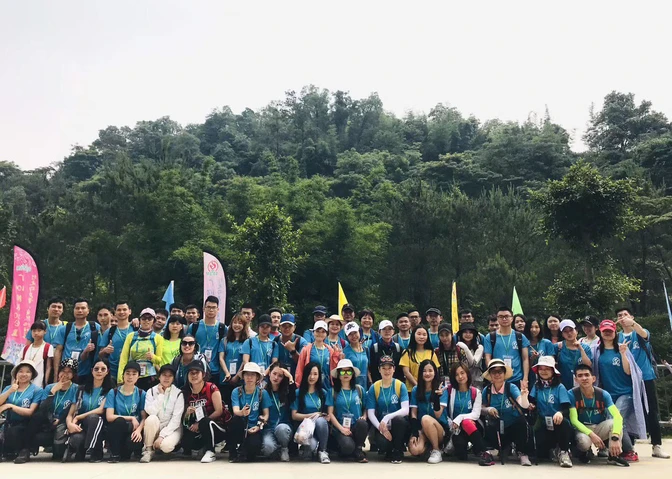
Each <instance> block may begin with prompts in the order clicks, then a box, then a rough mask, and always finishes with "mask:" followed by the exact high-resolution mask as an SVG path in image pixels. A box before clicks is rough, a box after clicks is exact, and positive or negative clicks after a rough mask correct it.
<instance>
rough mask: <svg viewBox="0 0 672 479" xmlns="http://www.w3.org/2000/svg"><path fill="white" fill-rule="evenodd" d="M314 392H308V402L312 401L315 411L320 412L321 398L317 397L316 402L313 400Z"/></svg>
mask: <svg viewBox="0 0 672 479" xmlns="http://www.w3.org/2000/svg"><path fill="white" fill-rule="evenodd" d="M314 394H316V393H308V397H309V398H310V402H312V403H313V406H315V409H317V412H320V411H321V410H322V400H321V399H320V398H319V397H318V398H317V402H315V399H314V398H313V395H314Z"/></svg>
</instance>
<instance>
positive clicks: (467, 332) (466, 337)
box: [462, 329, 474, 343]
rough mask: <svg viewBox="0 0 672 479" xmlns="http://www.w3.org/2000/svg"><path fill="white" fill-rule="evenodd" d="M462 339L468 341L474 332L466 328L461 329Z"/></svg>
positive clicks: (472, 337)
mask: <svg viewBox="0 0 672 479" xmlns="http://www.w3.org/2000/svg"><path fill="white" fill-rule="evenodd" d="M462 339H464V340H465V341H466V342H468V343H470V342H471V341H473V340H474V332H473V331H472V330H471V329H466V330H464V331H462Z"/></svg>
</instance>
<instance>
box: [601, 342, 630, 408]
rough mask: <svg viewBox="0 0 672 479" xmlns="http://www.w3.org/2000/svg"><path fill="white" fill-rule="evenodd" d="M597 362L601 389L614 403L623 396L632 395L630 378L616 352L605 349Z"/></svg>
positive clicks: (619, 355)
mask: <svg viewBox="0 0 672 479" xmlns="http://www.w3.org/2000/svg"><path fill="white" fill-rule="evenodd" d="M598 362H599V364H598V367H599V368H600V382H601V383H602V388H603V389H606V390H607V391H609V393H610V394H611V395H612V396H613V399H614V401H616V400H617V399H618V398H619V397H621V396H623V395H624V394H629V395H632V378H631V377H630V376H629V375H628V374H626V373H625V369H623V364H622V361H621V354H620V353H619V352H618V351H616V350H615V349H606V348H605V350H604V352H603V353H601V354H600V359H599V361H598Z"/></svg>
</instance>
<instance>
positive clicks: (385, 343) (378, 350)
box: [362, 318, 410, 390]
mask: <svg viewBox="0 0 672 479" xmlns="http://www.w3.org/2000/svg"><path fill="white" fill-rule="evenodd" d="M406 320H407V321H408V318H406ZM409 324H410V323H409ZM378 334H379V335H380V339H379V340H378V342H376V343H373V344H372V345H371V347H370V348H369V382H370V383H371V384H372V383H374V382H376V381H378V380H379V379H381V376H380V371H378V363H379V362H380V358H381V357H383V356H391V357H392V359H393V360H394V364H396V365H397V367H396V368H395V370H394V377H395V379H399V380H400V381H403V380H404V379H405V376H404V368H402V367H401V366H399V361H400V360H401V355H402V352H403V348H402V347H401V346H400V345H399V344H397V343H396V342H395V341H394V340H393V338H394V326H393V325H392V321H388V320H387V319H384V320H382V321H381V322H380V324H379V325H378ZM409 340H410V336H409ZM362 374H366V373H365V372H362ZM365 390H368V388H367V389H365Z"/></svg>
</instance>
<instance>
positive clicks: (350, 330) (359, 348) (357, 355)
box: [343, 321, 369, 391]
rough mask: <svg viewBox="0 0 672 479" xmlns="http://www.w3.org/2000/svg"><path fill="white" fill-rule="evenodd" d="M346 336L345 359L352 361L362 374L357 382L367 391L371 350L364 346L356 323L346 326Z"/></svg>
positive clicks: (358, 376) (352, 322)
mask: <svg viewBox="0 0 672 479" xmlns="http://www.w3.org/2000/svg"><path fill="white" fill-rule="evenodd" d="M344 329H345V335H346V337H347V338H348V345H347V346H346V347H345V348H343V357H344V358H345V359H349V360H350V361H352V364H353V365H354V366H355V367H356V368H357V369H358V370H359V371H362V374H358V375H357V378H356V382H357V384H358V385H359V386H361V387H362V388H364V390H365V391H366V390H367V389H368V388H369V381H368V376H367V371H368V370H369V350H368V349H367V348H366V347H365V346H364V343H363V342H362V341H361V338H360V335H359V334H360V329H359V326H358V325H357V323H355V322H354V321H351V322H349V323H348V324H346V325H345V328H344Z"/></svg>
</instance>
